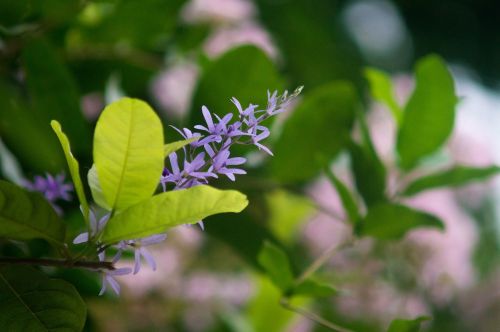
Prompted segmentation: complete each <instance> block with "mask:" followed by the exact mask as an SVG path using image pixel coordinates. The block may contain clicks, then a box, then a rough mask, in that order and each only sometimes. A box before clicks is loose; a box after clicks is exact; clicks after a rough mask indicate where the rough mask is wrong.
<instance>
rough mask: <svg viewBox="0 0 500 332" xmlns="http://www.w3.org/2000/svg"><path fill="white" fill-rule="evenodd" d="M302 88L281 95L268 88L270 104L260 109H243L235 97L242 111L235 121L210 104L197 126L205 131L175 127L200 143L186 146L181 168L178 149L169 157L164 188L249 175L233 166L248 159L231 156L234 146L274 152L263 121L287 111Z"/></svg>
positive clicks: (252, 106) (163, 183)
mask: <svg viewBox="0 0 500 332" xmlns="http://www.w3.org/2000/svg"><path fill="white" fill-rule="evenodd" d="M300 91H301V88H298V89H296V90H295V91H294V93H292V94H291V95H288V94H287V92H286V91H285V93H284V94H282V95H281V96H280V95H278V92H277V91H275V92H273V93H270V92H269V91H268V93H267V97H268V102H267V106H266V108H264V109H259V106H258V105H254V104H249V105H248V106H247V107H246V108H243V107H242V105H241V103H240V102H239V101H238V99H236V98H234V97H233V98H231V102H232V103H233V104H234V105H235V107H236V109H237V111H238V113H237V117H238V119H236V120H234V121H232V120H233V114H232V113H228V114H226V115H224V116H223V117H220V116H218V115H217V114H213V113H211V112H210V111H209V110H208V108H207V107H206V106H203V107H202V109H201V111H202V114H203V118H204V120H205V124H204V125H196V126H194V129H197V130H199V131H201V132H200V133H198V132H193V131H191V130H189V129H187V128H183V129H182V130H180V129H177V128H175V127H173V128H174V129H175V130H176V131H177V132H179V134H181V136H182V137H184V138H185V139H189V138H191V137H198V138H199V139H198V141H197V142H193V143H192V144H190V145H189V146H187V147H184V149H183V151H184V162H183V168H182V169H181V167H179V160H178V158H179V156H178V153H177V152H174V153H172V154H170V155H169V156H168V158H169V161H170V167H168V166H167V167H165V169H164V171H163V174H162V176H161V180H160V183H161V185H162V188H163V191H166V190H167V186H166V184H167V183H172V184H174V188H173V189H174V190H176V189H185V188H190V187H193V186H197V185H200V184H207V183H208V182H209V179H210V178H217V177H218V175H220V174H223V175H225V176H227V177H228V178H229V179H230V180H231V181H235V180H236V177H235V175H239V174H246V171H245V170H243V169H241V168H236V167H233V166H238V165H242V164H244V163H245V162H246V159H245V158H242V157H232V158H230V149H231V146H233V145H234V144H252V145H255V146H256V147H257V148H258V149H259V150H263V151H264V152H266V153H267V154H269V155H272V152H271V150H270V149H269V148H268V147H267V146H265V145H264V144H262V141H263V140H264V139H266V138H267V137H269V135H270V131H269V129H268V128H267V127H265V126H264V125H262V122H263V121H265V120H266V119H268V118H269V117H272V116H275V115H277V114H279V113H282V112H284V111H285V110H286V107H287V106H288V105H289V104H290V101H291V100H292V99H294V98H295V97H296V96H297V95H298V94H299V93H300ZM201 147H203V149H204V150H205V152H206V153H207V154H208V157H209V158H208V159H206V157H207V156H206V155H205V153H203V152H200V151H199V150H198V149H199V148H201Z"/></svg>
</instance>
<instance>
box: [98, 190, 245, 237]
mask: <svg viewBox="0 0 500 332" xmlns="http://www.w3.org/2000/svg"><path fill="white" fill-rule="evenodd" d="M247 205H248V200H247V198H246V196H245V195H243V194H242V193H240V192H238V191H235V190H218V189H215V188H212V187H210V186H196V187H193V188H189V189H184V190H176V191H169V192H165V193H161V194H159V195H155V196H153V197H151V198H150V199H148V200H145V201H143V202H141V203H139V204H136V205H134V206H132V207H129V208H128V209H126V210H124V211H122V212H120V213H117V214H116V215H115V216H114V217H113V218H112V219H111V220H110V221H108V224H107V225H106V228H105V230H104V233H103V235H102V237H101V240H102V241H103V242H105V243H115V242H118V241H121V240H129V239H137V238H142V237H146V236H149V235H152V234H158V233H162V232H165V231H166V230H168V229H169V228H172V227H174V226H178V225H182V224H194V223H197V222H198V221H200V220H202V219H204V218H206V217H208V216H211V215H213V214H218V213H226V212H241V211H242V210H243V209H244V208H245V207H246V206H247ZM235 222H237V220H235Z"/></svg>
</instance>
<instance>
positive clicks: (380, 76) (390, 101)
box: [365, 68, 403, 124]
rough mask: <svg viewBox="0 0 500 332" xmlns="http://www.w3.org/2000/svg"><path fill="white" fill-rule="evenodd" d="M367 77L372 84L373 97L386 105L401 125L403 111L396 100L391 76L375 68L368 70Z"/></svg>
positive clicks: (366, 71)
mask: <svg viewBox="0 0 500 332" xmlns="http://www.w3.org/2000/svg"><path fill="white" fill-rule="evenodd" d="M365 77H366V79H367V80H368V82H369V83H370V90H371V94H372V97H373V98H374V99H375V100H376V101H378V102H380V103H383V104H385V105H386V106H387V107H388V108H389V110H390V111H391V113H392V116H393V117H394V119H395V120H396V123H397V124H400V123H401V120H402V116H403V113H402V112H403V111H402V110H401V107H400V106H399V105H398V102H397V101H396V99H395V98H394V93H393V89H392V82H391V79H390V78H389V76H388V75H387V74H386V73H384V72H382V71H380V70H378V69H375V68H366V69H365Z"/></svg>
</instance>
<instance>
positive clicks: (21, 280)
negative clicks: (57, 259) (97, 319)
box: [0, 266, 87, 332]
mask: <svg viewBox="0 0 500 332" xmlns="http://www.w3.org/2000/svg"><path fill="white" fill-rule="evenodd" d="M86 312H87V309H86V307H85V302H83V300H82V298H81V297H80V295H79V294H78V292H77V291H76V289H75V288H74V287H73V286H72V285H71V284H70V283H68V282H66V281H64V280H57V279H49V278H47V277H46V276H45V275H44V274H43V273H42V272H40V271H38V270H36V269H33V268H29V267H23V266H0V328H1V329H2V331H9V332H25V331H30V332H48V331H54V332H55V331H68V332H80V331H82V329H83V325H84V323H85V319H86Z"/></svg>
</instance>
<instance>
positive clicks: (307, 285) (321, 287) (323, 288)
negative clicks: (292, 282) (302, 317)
mask: <svg viewBox="0 0 500 332" xmlns="http://www.w3.org/2000/svg"><path fill="white" fill-rule="evenodd" d="M337 292H338V291H337V289H336V288H335V287H333V286H331V285H329V284H326V283H322V282H319V281H316V280H314V279H307V280H305V281H303V282H302V283H300V284H299V285H297V286H295V287H294V288H293V290H292V292H291V293H292V295H293V296H299V295H301V296H311V297H329V296H333V295H335V294H337Z"/></svg>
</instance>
